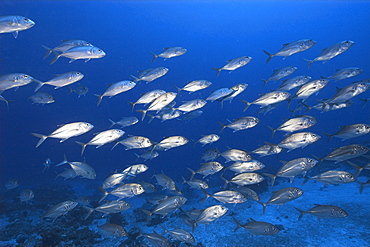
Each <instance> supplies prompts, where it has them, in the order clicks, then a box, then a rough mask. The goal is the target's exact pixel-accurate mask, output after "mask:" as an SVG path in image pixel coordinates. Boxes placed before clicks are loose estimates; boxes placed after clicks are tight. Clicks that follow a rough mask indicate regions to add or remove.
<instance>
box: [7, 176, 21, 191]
mask: <svg viewBox="0 0 370 247" xmlns="http://www.w3.org/2000/svg"><path fill="white" fill-rule="evenodd" d="M18 186H19V181H18V179H15V178H12V179H9V180H8V181H7V182H6V183H5V188H6V190H12V189H15V188H17V187H18Z"/></svg>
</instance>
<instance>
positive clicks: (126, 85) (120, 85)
mask: <svg viewBox="0 0 370 247" xmlns="http://www.w3.org/2000/svg"><path fill="white" fill-rule="evenodd" d="M135 86H136V83H135V82H133V81H119V82H116V83H113V84H112V85H110V86H109V87H108V89H107V90H105V92H104V93H103V94H102V95H98V94H94V95H95V96H96V97H98V104H97V105H99V104H100V102H101V100H102V99H103V97H105V96H109V98H112V97H113V96H115V95H117V94H120V93H123V92H126V91H128V90H131V89H133V88H134V87H135Z"/></svg>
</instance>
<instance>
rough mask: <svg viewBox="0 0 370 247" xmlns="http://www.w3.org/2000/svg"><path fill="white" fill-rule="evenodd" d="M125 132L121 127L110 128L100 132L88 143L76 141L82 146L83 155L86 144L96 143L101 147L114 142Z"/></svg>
mask: <svg viewBox="0 0 370 247" xmlns="http://www.w3.org/2000/svg"><path fill="white" fill-rule="evenodd" d="M124 134H125V132H124V131H123V130H120V129H109V130H105V131H102V132H100V133H98V134H97V135H96V136H95V137H94V138H92V139H91V140H90V141H89V142H88V143H83V142H77V141H76V143H77V144H78V145H80V146H82V149H81V156H82V155H83V153H84V151H85V148H86V146H88V145H94V146H96V148H99V147H101V146H103V145H105V144H107V143H110V142H113V141H115V140H117V139H118V138H120V137H121V136H123V135H124Z"/></svg>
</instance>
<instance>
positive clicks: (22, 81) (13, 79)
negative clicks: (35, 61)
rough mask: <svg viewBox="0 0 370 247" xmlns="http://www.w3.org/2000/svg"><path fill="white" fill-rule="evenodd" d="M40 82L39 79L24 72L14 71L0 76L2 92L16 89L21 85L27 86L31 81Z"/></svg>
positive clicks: (0, 89)
mask: <svg viewBox="0 0 370 247" xmlns="http://www.w3.org/2000/svg"><path fill="white" fill-rule="evenodd" d="M33 81H35V82H40V81H39V80H37V79H35V78H33V77H32V76H29V75H27V74H23V73H12V74H6V75H1V76H0V94H1V93H2V92H4V91H5V90H8V89H11V88H15V90H16V89H17V88H18V87H20V86H25V85H28V84H30V83H31V82H33Z"/></svg>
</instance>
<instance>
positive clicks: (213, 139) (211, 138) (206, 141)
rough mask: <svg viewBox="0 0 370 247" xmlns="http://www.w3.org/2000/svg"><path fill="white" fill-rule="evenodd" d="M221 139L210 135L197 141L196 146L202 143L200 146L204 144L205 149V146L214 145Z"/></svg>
mask: <svg viewBox="0 0 370 247" xmlns="http://www.w3.org/2000/svg"><path fill="white" fill-rule="evenodd" d="M219 139H220V137H219V136H218V135H216V134H209V135H205V136H203V137H202V138H200V139H199V140H198V141H196V142H195V143H194V145H195V144H197V143H200V144H202V147H204V146H205V145H207V144H211V143H214V142H216V141H218V140H219Z"/></svg>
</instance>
